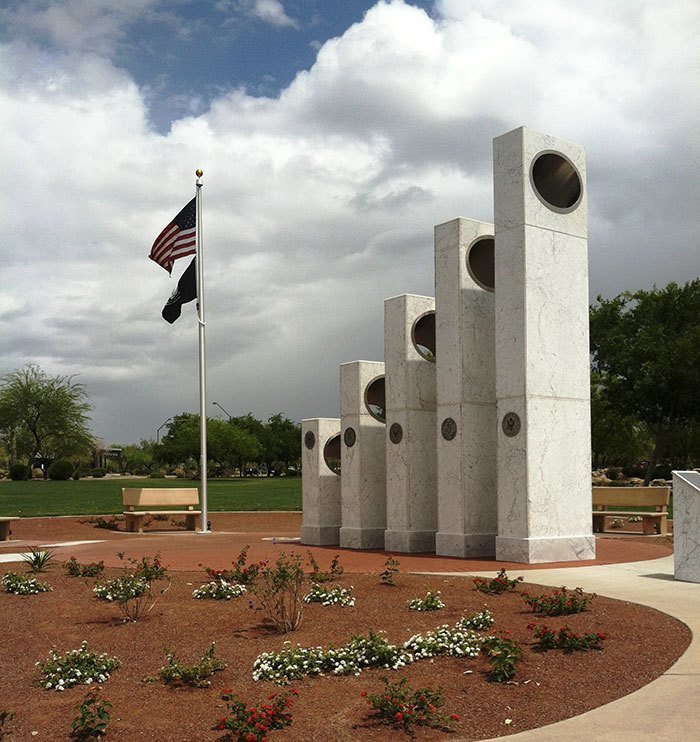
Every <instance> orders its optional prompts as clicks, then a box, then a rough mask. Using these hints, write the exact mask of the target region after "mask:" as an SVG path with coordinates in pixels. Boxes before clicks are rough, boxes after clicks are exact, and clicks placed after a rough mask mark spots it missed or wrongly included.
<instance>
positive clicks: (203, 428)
mask: <svg viewBox="0 0 700 742" xmlns="http://www.w3.org/2000/svg"><path fill="white" fill-rule="evenodd" d="M195 175H196V176H197V181H196V185H197V191H196V199H197V200H196V207H197V324H198V326H199V443H200V454H199V475H200V477H201V482H202V487H201V491H202V497H201V507H202V515H201V527H200V531H199V532H200V533H209V529H208V527H207V523H208V520H209V513H208V509H207V370H206V353H205V338H204V330H205V327H206V321H205V315H204V247H203V245H202V176H203V175H204V173H203V172H202V171H201V170H197V171H196V172H195Z"/></svg>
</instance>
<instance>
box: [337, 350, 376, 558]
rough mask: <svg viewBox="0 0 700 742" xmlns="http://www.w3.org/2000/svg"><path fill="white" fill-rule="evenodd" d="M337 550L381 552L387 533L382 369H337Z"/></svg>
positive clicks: (371, 365) (365, 365)
mask: <svg viewBox="0 0 700 742" xmlns="http://www.w3.org/2000/svg"><path fill="white" fill-rule="evenodd" d="M340 425H341V431H342V435H341V440H340V456H341V467H342V471H343V476H342V477H341V480H340V493H341V497H340V499H341V521H342V525H341V528H340V545H341V546H342V547H343V548H347V549H383V548H384V530H385V528H386V453H385V448H386V446H385V436H386V393H385V378H384V363H383V362H379V361H352V362H351V363H343V364H341V366H340Z"/></svg>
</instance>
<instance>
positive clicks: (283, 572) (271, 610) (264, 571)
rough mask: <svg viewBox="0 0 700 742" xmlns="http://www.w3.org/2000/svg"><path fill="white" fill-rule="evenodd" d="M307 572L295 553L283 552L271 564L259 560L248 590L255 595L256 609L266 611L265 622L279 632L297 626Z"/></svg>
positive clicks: (300, 618) (281, 632)
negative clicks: (258, 565)
mask: <svg viewBox="0 0 700 742" xmlns="http://www.w3.org/2000/svg"><path fill="white" fill-rule="evenodd" d="M305 581H306V574H305V572H304V568H303V565H302V560H301V557H300V556H299V555H298V554H292V555H290V556H288V555H287V554H285V553H284V552H282V553H281V554H280V555H279V556H278V557H277V561H276V562H274V564H270V563H269V562H262V563H261V565H260V568H259V569H258V570H257V574H256V576H255V579H254V580H253V582H252V583H251V584H250V591H251V592H252V593H253V594H254V595H255V598H256V601H257V606H256V610H259V611H262V612H263V613H264V614H265V618H264V621H265V623H268V624H270V625H271V626H272V627H273V628H274V629H275V630H276V631H278V632H279V633H280V634H285V633H287V632H288V631H294V630H295V629H297V628H299V626H300V625H301V621H302V618H303V615H304V583H305Z"/></svg>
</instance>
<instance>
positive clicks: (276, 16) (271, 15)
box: [244, 0, 299, 28]
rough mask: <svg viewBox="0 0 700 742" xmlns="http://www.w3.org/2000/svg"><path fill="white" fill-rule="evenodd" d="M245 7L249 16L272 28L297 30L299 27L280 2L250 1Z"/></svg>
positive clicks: (268, 0) (277, 0) (275, 0)
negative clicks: (288, 27) (287, 27)
mask: <svg viewBox="0 0 700 742" xmlns="http://www.w3.org/2000/svg"><path fill="white" fill-rule="evenodd" d="M244 7H245V8H246V10H247V12H248V14H249V15H251V16H253V17H254V18H257V19H259V20H261V21H264V22H265V23H269V24H270V25H272V26H278V27H280V28H283V27H285V26H290V27H292V28H297V27H298V25H299V24H298V23H297V21H295V20H294V19H293V18H290V17H289V16H288V15H287V13H286V12H285V10H284V5H282V3H281V2H280V0H249V1H248V2H246V3H245V4H244Z"/></svg>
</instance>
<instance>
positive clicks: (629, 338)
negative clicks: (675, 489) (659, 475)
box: [590, 279, 700, 484]
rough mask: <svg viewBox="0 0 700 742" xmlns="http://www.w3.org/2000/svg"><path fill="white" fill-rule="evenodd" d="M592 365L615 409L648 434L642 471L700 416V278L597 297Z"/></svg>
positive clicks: (648, 477) (592, 313)
mask: <svg viewBox="0 0 700 742" xmlns="http://www.w3.org/2000/svg"><path fill="white" fill-rule="evenodd" d="M590 320H591V354H592V368H593V370H594V371H595V372H598V374H599V379H600V384H601V394H602V395H603V396H604V399H605V401H606V402H607V404H608V405H611V406H614V407H615V409H617V410H619V412H620V415H621V416H623V417H624V416H632V417H634V418H635V419H637V420H638V421H641V422H642V423H644V424H645V425H646V426H647V428H648V431H649V433H650V435H651V437H652V440H653V450H652V453H651V456H650V458H649V464H648V467H647V472H646V476H645V484H648V483H649V481H650V480H651V477H652V474H653V471H654V468H655V466H656V463H657V461H658V460H659V459H660V457H662V456H665V455H669V454H673V452H672V451H671V450H670V445H671V443H672V441H673V440H674V438H675V437H678V436H679V435H680V431H681V430H682V429H684V428H688V427H695V426H697V423H698V421H699V420H700V394H698V389H700V279H695V280H693V281H690V282H689V283H686V284H685V285H684V286H678V285H677V284H676V283H670V284H669V285H668V286H667V287H666V288H665V289H657V288H656V287H654V288H653V289H651V290H650V291H637V292H635V293H630V292H624V293H622V294H620V295H619V296H617V297H615V298H614V299H609V300H606V299H602V298H601V297H600V296H599V297H598V298H597V305H594V306H593V307H591V310H590Z"/></svg>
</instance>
